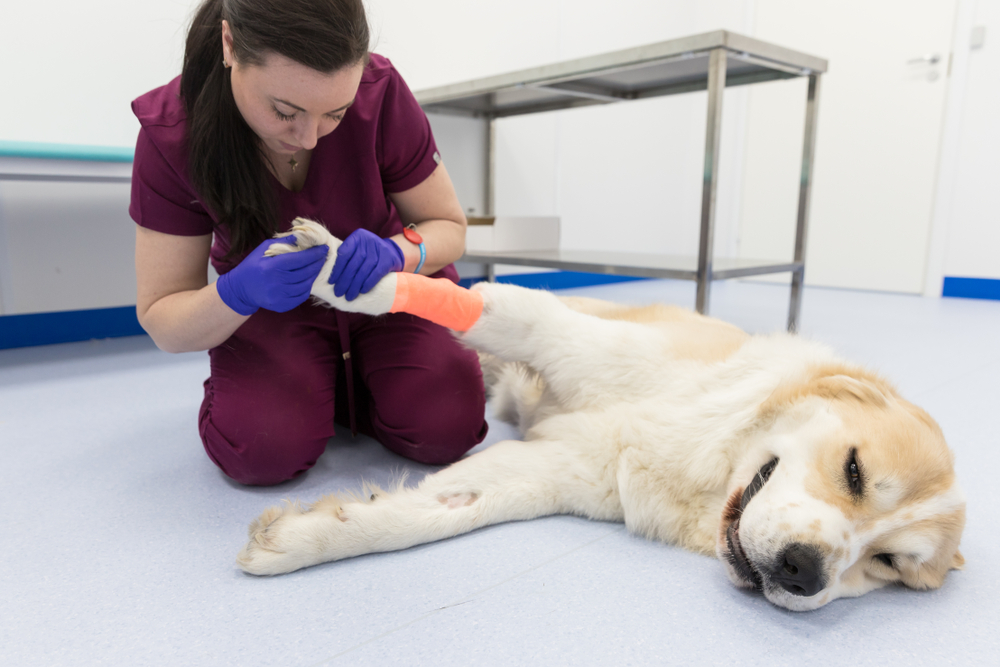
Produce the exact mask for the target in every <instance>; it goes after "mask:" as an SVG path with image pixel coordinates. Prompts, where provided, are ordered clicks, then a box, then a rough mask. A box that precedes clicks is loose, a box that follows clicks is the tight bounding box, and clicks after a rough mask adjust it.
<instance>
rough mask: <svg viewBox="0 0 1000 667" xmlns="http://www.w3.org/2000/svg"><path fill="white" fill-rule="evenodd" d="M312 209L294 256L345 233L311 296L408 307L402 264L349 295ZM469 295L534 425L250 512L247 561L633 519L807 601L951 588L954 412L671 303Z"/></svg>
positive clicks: (486, 341)
mask: <svg viewBox="0 0 1000 667" xmlns="http://www.w3.org/2000/svg"><path fill="white" fill-rule="evenodd" d="M298 222H299V224H298V225H297V226H296V227H295V228H294V230H293V233H294V234H295V236H296V237H297V240H298V244H297V246H291V245H289V246H287V247H284V248H280V249H279V250H278V251H279V252H280V251H296V250H299V249H302V248H305V247H309V246H311V245H316V244H322V243H326V244H328V245H329V246H330V248H331V250H330V253H329V256H328V260H327V266H326V267H325V268H324V270H323V272H322V273H321V274H320V277H319V278H318V279H317V281H316V284H315V286H314V290H313V293H314V295H316V296H318V297H320V298H321V299H323V300H325V301H327V302H328V303H331V304H332V305H334V306H335V307H338V308H342V309H349V310H354V311H356V312H368V313H370V314H378V313H384V312H388V311H389V307H388V306H387V303H389V302H390V301H391V299H390V298H389V297H390V296H391V294H390V293H391V292H392V290H393V289H395V288H394V287H393V285H394V283H393V281H392V280H389V281H386V282H387V285H386V286H382V284H381V283H380V284H379V286H377V287H376V289H375V290H373V291H372V292H370V293H369V294H368V295H363V296H361V297H359V298H358V299H356V300H355V301H353V302H350V303H348V302H346V301H344V300H343V299H337V298H336V297H334V296H333V294H332V290H331V289H330V286H329V285H326V276H329V272H330V270H331V268H332V265H333V263H334V261H335V260H336V252H335V250H336V248H337V247H338V246H339V243H340V242H339V241H338V240H337V239H335V238H333V237H331V236H330V235H329V233H328V232H327V231H326V230H325V229H324V228H322V227H320V226H319V225H317V224H316V223H310V222H307V221H301V220H300V221H298ZM279 245H282V244H279ZM394 275H395V274H390V276H394ZM426 280H430V279H426ZM432 282H438V281H432ZM389 283H393V284H389ZM449 285H450V283H449ZM454 289H456V290H458V289H461V288H458V287H454ZM464 292H465V293H466V294H467V295H470V296H475V298H476V299H479V300H480V301H481V303H482V311H481V314H480V315H479V316H478V319H476V320H475V322H474V324H472V325H471V326H470V327H469V328H468V330H467V331H464V332H461V333H459V332H457V333H456V335H457V336H458V337H459V339H460V340H461V341H462V342H463V343H464V344H465V345H468V346H470V347H472V348H474V349H476V350H478V351H479V352H480V355H481V359H482V365H483V369H484V376H485V378H486V381H487V385H488V389H489V392H490V395H491V399H492V401H493V406H494V408H495V412H496V413H497V414H498V415H500V416H501V417H502V418H504V419H506V420H509V421H510V422H512V423H514V424H516V425H517V426H519V428H520V431H521V433H523V434H524V439H523V440H522V441H505V442H500V443H497V444H494V445H492V446H491V447H488V448H486V449H484V450H483V451H481V452H479V453H476V454H473V455H471V456H468V457H466V458H464V459H463V460H461V461H459V462H458V463H455V464H454V465H452V466H450V467H447V468H445V469H443V470H441V471H440V472H437V473H435V474H432V475H429V476H427V477H425V478H424V479H423V480H422V481H421V482H420V483H419V484H418V485H417V486H416V487H413V488H406V487H404V486H403V485H400V488H398V489H396V490H394V491H391V492H385V491H381V490H370V489H369V490H366V491H365V493H364V494H363V495H360V496H337V495H329V496H326V497H324V498H322V499H320V500H319V501H317V502H315V503H313V504H312V505H310V506H308V507H302V506H299V505H289V506H286V507H275V508H271V509H268V510H267V511H265V512H264V513H263V515H261V516H260V518H258V519H257V520H256V521H254V522H253V523H252V524H251V525H250V539H249V542H248V543H247V544H246V546H245V547H244V548H243V550H242V551H241V552H240V553H239V556H238V558H237V563H238V564H239V566H240V567H241V568H242V569H243V570H245V571H246V572H249V573H253V574H261V575H271V574H280V573H283V572H291V571H292V570H297V569H299V568H303V567H307V566H310V565H315V564H317V563H323V562H326V561H333V560H339V559H342V558H350V557H352V556H358V555H361V554H366V553H371V552H379V551H391V550H396V549H405V548H407V547H410V546H413V545H417V544H421V543H425V542H430V541H435V540H441V539H444V538H448V537H452V536H454V535H459V534H461V533H465V532H468V531H471V530H475V529H477V528H480V527H482V526H487V525H490V524H495V523H500V522H505V521H518V520H525V519H533V518H536V517H541V516H546V515H552V514H574V515H578V516H583V517H588V518H591V519H596V520H599V521H623V522H624V523H625V524H626V525H627V526H628V528H629V530H630V531H632V532H634V533H637V534H639V535H642V536H645V537H648V538H650V539H654V540H661V541H664V542H668V543H672V544H676V545H679V546H681V547H683V548H686V549H690V550H692V551H697V552H699V553H703V554H709V555H714V556H716V557H717V558H718V559H719V561H720V562H721V563H722V566H723V568H724V569H725V571H726V574H727V575H728V576H729V578H730V579H731V580H732V582H733V583H734V584H736V585H737V586H741V587H747V588H756V589H759V590H760V591H762V592H763V594H764V595H765V596H766V597H767V599H768V600H770V601H771V602H773V603H774V604H776V605H779V606H781V607H785V608H787V609H791V610H795V611H805V610H811V609H816V608H818V607H821V606H822V605H824V604H826V603H828V602H830V601H831V600H834V599H836V598H840V597H853V596H859V595H862V594H864V593H866V592H868V591H870V590H873V589H875V588H879V587H881V586H885V585H887V584H892V583H900V584H903V585H905V586H908V587H910V588H915V589H927V588H937V587H939V586H941V584H942V583H943V582H944V579H945V575H946V574H947V572H948V571H949V570H951V569H953V568H958V567H960V566H961V565H962V563H963V558H962V556H961V554H960V553H959V551H958V545H959V540H960V538H961V534H962V530H963V527H964V524H965V499H964V496H963V494H962V492H961V490H960V489H959V486H958V484H957V482H956V479H955V474H954V469H953V462H952V454H951V452H950V450H949V449H948V446H947V444H946V443H945V439H944V437H943V435H942V433H941V430H940V428H939V427H938V425H937V424H936V423H935V422H934V420H933V419H931V417H930V416H928V414H927V413H926V412H924V411H923V410H921V409H920V408H918V407H916V406H914V405H913V404H911V403H909V402H907V401H906V400H904V399H903V398H902V397H900V396H899V394H898V393H897V392H896V390H895V389H893V387H892V386H891V385H890V384H888V383H887V382H886V381H885V380H883V379H882V378H880V377H878V376H876V375H874V374H872V373H870V372H868V371H865V370H864V369H862V368H859V367H858V366H855V365H853V364H850V363H847V362H845V361H843V360H841V359H838V358H837V357H836V356H835V355H834V353H833V352H832V351H831V350H830V349H829V348H827V347H826V346H824V345H821V344H819V343H816V342H811V341H808V340H805V339H803V338H800V337H796V336H792V335H787V334H775V335H769V336H750V335H747V334H745V333H744V332H742V331H741V330H739V329H738V328H736V327H734V326H732V325H729V324H727V323H725V322H721V321H719V320H715V319H712V318H709V317H703V316H701V315H697V314H694V313H692V312H689V311H685V310H682V309H680V308H674V307H667V306H651V307H645V308H631V307H625V306H619V305H615V304H612V303H604V302H600V301H596V300H591V299H581V298H564V299H559V298H558V297H556V296H555V295H553V294H551V293H548V292H544V291H535V290H528V289H524V288H520V287H515V286H511V285H501V284H492V283H479V284H478V285H476V286H475V287H474V288H473V290H472V291H471V292H470V291H464Z"/></svg>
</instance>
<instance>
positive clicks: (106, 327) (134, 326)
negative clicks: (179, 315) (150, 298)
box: [0, 306, 146, 350]
mask: <svg viewBox="0 0 1000 667" xmlns="http://www.w3.org/2000/svg"><path fill="white" fill-rule="evenodd" d="M143 333H146V332H145V331H143V329H142V327H141V326H139V318H138V317H136V314H135V306H124V307H122V308H100V309H95V310H73V311H66V312H58V313H31V314H28V315H3V316H0V350H6V349H10V348H13V347H32V346H34V345H52V344H54V343H73V342H76V341H81V340H90V339H92V338H118V337H121V336H135V335H138V334H143Z"/></svg>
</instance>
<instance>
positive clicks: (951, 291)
mask: <svg viewBox="0 0 1000 667" xmlns="http://www.w3.org/2000/svg"><path fill="white" fill-rule="evenodd" d="M941 296H954V297H960V298H963V299H992V300H995V301H1000V280H995V279H992V278H951V277H945V279H944V289H942V290H941Z"/></svg>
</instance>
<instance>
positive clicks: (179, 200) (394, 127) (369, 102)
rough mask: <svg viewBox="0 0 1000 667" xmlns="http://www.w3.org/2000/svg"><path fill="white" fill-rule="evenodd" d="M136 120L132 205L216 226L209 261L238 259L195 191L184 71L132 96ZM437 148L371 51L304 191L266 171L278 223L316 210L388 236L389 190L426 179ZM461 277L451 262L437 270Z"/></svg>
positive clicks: (175, 228)
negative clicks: (182, 92)
mask: <svg viewBox="0 0 1000 667" xmlns="http://www.w3.org/2000/svg"><path fill="white" fill-rule="evenodd" d="M132 110H133V111H134V112H135V115H136V117H137V118H138V119H139V123H140V124H141V125H142V128H141V129H140V130H139V138H138V139H137V141H136V147H135V161H134V163H133V165H132V203H131V205H130V206H129V214H130V215H131V216H132V219H133V220H135V222H136V223H137V224H139V225H141V226H143V227H146V228H148V229H152V230H154V231H158V232H163V233H166V234H176V235H181V236H200V235H204V234H210V233H212V232H215V242H214V244H213V246H212V253H211V258H212V264H213V266H215V268H216V270H217V271H218V272H219V273H220V274H222V273H225V272H226V271H229V270H230V269H231V268H233V266H235V265H236V264H238V263H239V261H238V260H230V261H227V260H225V259H224V257H225V255H226V253H227V252H228V251H229V233H228V230H227V229H226V228H225V227H224V226H222V227H216V226H215V223H216V220H215V219H214V216H213V214H212V213H211V212H209V211H208V209H207V207H206V206H205V205H204V204H203V202H202V201H201V198H200V197H199V196H198V194H197V193H196V192H195V190H194V187H193V186H192V185H191V182H190V180H189V178H188V152H187V113H186V112H185V109H184V102H183V100H182V99H181V97H180V77H177V78H176V79H174V80H173V81H171V82H170V83H168V84H167V85H165V86H161V87H160V88H156V89H154V90H151V91H149V92H148V93H146V94H145V95H143V96H142V97H139V98H137V99H136V100H135V101H133V102H132ZM440 160H441V157H440V155H439V154H438V151H437V145H436V144H435V143H434V135H433V134H432V133H431V127H430V123H429V122H428V121H427V116H426V115H425V114H424V112H423V109H421V108H420V105H419V104H417V100H416V98H414V97H413V93H412V92H410V89H409V88H408V87H407V85H406V83H405V82H404V81H403V78H402V77H401V76H400V74H399V72H397V71H396V68H395V67H393V66H392V63H391V62H389V59H388V58H384V57H382V56H379V55H376V54H374V53H373V54H371V57H370V62H369V64H368V66H367V67H366V68H365V71H364V74H363V75H362V77H361V85H360V86H359V88H358V93H357V96H356V98H355V101H354V104H353V105H352V106H351V107H350V108H349V109H347V111H346V112H345V114H344V119H343V120H342V121H341V123H340V125H339V126H338V127H337V129H336V130H334V131H333V132H331V133H330V134H328V135H326V136H325V137H322V138H321V139H320V140H319V142H318V143H317V144H316V147H315V148H314V149H313V153H312V159H311V161H310V164H309V173H308V175H307V177H306V182H305V185H304V187H303V188H302V191H301V192H292V191H291V190H288V189H287V188H285V187H284V186H282V185H281V184H280V183H279V182H278V180H277V179H275V178H273V177H271V180H272V182H273V184H274V187H275V190H276V191H277V192H278V202H279V220H280V230H281V231H284V230H287V229H288V228H289V227H290V226H291V221H292V220H293V219H295V218H296V217H298V216H302V217H305V218H311V219H313V220H318V221H319V222H321V223H323V224H324V225H326V227H327V228H328V229H329V230H330V231H331V232H332V233H333V235H334V236H337V237H339V238H341V239H343V238H346V237H347V236H348V235H349V234H350V233H351V232H353V231H354V230H356V229H358V228H362V229H367V230H369V231H371V232H374V233H375V234H377V235H379V236H381V237H383V238H388V237H390V236H393V235H395V234H399V233H401V232H402V231H403V224H402V222H401V220H400V218H399V213H398V212H397V211H396V207H395V206H394V205H393V204H392V201H390V199H389V197H388V195H389V193H393V192H403V191H405V190H409V189H410V188H412V187H414V186H416V185H419V184H420V183H422V182H423V181H424V180H425V179H426V178H427V177H428V176H430V175H431V172H433V171H434V169H435V168H436V167H437V165H438V163H439V162H440ZM435 277H447V278H450V279H451V280H453V281H455V282H457V281H458V274H457V272H456V271H455V267H454V266H453V265H449V266H447V267H445V268H444V269H442V270H441V271H439V272H438V273H437V274H435Z"/></svg>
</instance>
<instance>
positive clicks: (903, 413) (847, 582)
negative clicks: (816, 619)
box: [716, 366, 965, 611]
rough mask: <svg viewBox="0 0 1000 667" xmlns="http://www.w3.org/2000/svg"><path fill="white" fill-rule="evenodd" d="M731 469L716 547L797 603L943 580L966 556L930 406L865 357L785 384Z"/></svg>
mask: <svg viewBox="0 0 1000 667" xmlns="http://www.w3.org/2000/svg"><path fill="white" fill-rule="evenodd" d="M760 417H761V424H760V428H759V430H758V432H757V433H756V434H755V435H754V436H753V437H752V439H751V443H750V448H749V451H748V453H747V457H746V459H745V460H744V462H743V463H742V464H740V467H739V468H738V469H737V470H736V471H735V473H734V475H733V479H732V482H731V484H730V489H729V497H728V502H727V504H726V507H725V510H724V511H723V516H722V522H721V526H720V529H719V535H718V541H717V544H716V552H717V554H718V556H719V558H720V559H721V560H722V561H723V563H724V564H725V566H726V570H727V572H728V574H729V577H730V578H731V579H732V580H733V582H734V583H736V584H737V585H738V586H744V587H753V588H758V589H760V590H762V591H763V593H764V595H765V596H766V597H767V599H768V600H770V601H771V602H773V603H775V604H777V605H779V606H782V607H787V608H788V609H791V610H794V611H806V610H811V609H816V608H818V607H821V606H823V605H824V604H826V603H827V602H829V601H830V600H834V599H836V598H839V597H854V596H858V595H862V594H864V593H867V592H868V591H870V590H873V589H875V588H879V587H881V586H885V585H886V584H889V583H894V582H898V583H902V584H904V585H906V586H908V587H910V588H916V589H927V588H937V587H939V586H940V585H941V584H942V583H943V581H944V578H945V575H946V574H947V572H948V571H949V570H951V569H953V568H958V567H960V566H961V565H962V564H963V562H964V560H963V558H962V555H961V554H960V553H959V551H958V543H959V540H960V538H961V534H962V529H963V527H964V525H965V499H964V497H963V495H962V492H961V490H960V489H959V488H958V485H957V483H956V481H955V473H954V468H953V463H952V454H951V452H950V451H949V449H948V446H947V445H946V444H945V441H944V436H943V435H942V433H941V429H940V428H939V427H938V425H937V424H936V423H935V422H934V420H933V419H931V418H930V416H929V415H927V413H926V412H924V411H923V410H921V409H920V408H918V407H916V406H914V405H912V404H910V403H908V402H906V401H904V400H903V399H902V398H900V397H899V396H898V395H896V393H895V391H893V389H892V388H891V387H889V386H888V385H887V384H886V383H885V382H883V381H882V380H880V379H879V378H877V377H875V376H873V375H871V374H868V373H865V372H864V371H861V370H859V369H855V368H849V367H843V366H838V367H827V368H820V369H816V372H815V373H814V374H812V375H811V377H810V378H809V379H808V380H805V381H803V382H797V383H790V384H788V385H786V386H783V387H781V388H780V389H779V390H778V391H776V392H775V393H774V395H772V396H771V398H770V399H769V400H768V401H767V402H766V403H765V404H764V406H762V408H761V415H760Z"/></svg>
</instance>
